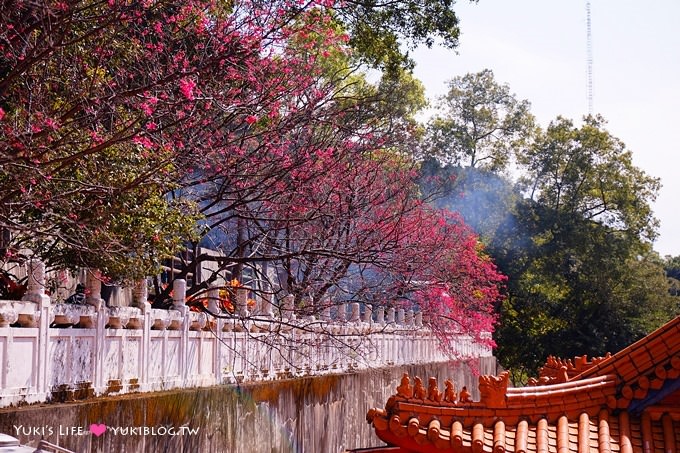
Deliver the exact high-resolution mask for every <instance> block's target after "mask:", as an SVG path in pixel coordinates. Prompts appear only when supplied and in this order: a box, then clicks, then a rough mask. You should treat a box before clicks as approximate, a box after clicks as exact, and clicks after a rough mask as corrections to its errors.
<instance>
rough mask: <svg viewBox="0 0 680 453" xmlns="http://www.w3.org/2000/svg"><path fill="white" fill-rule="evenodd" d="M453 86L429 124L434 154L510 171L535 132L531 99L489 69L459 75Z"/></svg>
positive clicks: (447, 160) (448, 160)
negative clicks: (515, 91)
mask: <svg viewBox="0 0 680 453" xmlns="http://www.w3.org/2000/svg"><path fill="white" fill-rule="evenodd" d="M448 86H449V91H448V93H447V94H445V95H444V96H442V97H440V99H439V104H438V107H439V110H440V112H441V113H440V114H439V115H437V116H435V117H434V118H433V119H432V120H431V121H430V123H429V125H428V132H429V137H428V142H429V144H430V152H429V153H430V154H431V155H432V156H434V157H436V158H438V159H439V160H441V161H442V162H445V163H453V164H455V165H461V166H468V167H473V168H483V169H487V170H492V171H502V170H504V169H505V168H506V167H507V165H508V164H509V162H510V161H511V158H512V155H513V152H514V151H515V150H517V149H519V148H520V147H522V146H524V145H525V144H526V143H527V142H529V141H530V139H531V137H532V133H533V129H534V118H533V116H532V115H531V113H530V112H529V102H528V101H523V100H518V99H517V98H516V97H515V96H514V95H513V94H512V93H511V92H510V88H509V87H508V86H507V85H501V84H499V83H497V82H496V81H495V79H494V76H493V72H492V71H491V70H489V69H485V70H483V71H481V72H479V73H476V74H466V75H464V76H462V77H455V78H453V79H452V80H451V81H449V85H448Z"/></svg>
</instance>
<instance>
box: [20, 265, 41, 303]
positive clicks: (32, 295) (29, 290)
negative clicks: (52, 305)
mask: <svg viewBox="0 0 680 453" xmlns="http://www.w3.org/2000/svg"><path fill="white" fill-rule="evenodd" d="M44 296H45V263H43V262H42V261H40V260H33V261H31V262H30V263H29V264H28V282H27V286H26V294H24V297H22V300H25V301H30V302H35V303H38V304H40V303H44V302H45V301H44V300H43V297H44Z"/></svg>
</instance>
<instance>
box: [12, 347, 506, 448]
mask: <svg viewBox="0 0 680 453" xmlns="http://www.w3.org/2000/svg"><path fill="white" fill-rule="evenodd" d="M472 368H476V369H477V370H476V371H478V372H479V373H481V374H496V371H497V370H496V361H495V358H494V357H484V358H481V359H477V360H476V361H475V363H473V366H472ZM403 372H408V373H409V374H410V375H411V376H414V375H418V376H421V377H423V378H425V377H429V376H436V377H437V378H438V380H439V382H440V386H442V385H443V381H444V380H445V379H447V378H451V379H452V380H453V381H454V382H455V383H456V386H457V388H461V387H462V386H463V385H466V386H467V387H468V389H471V390H472V392H473V397H474V399H478V398H479V395H478V394H477V377H476V376H475V373H473V370H472V369H471V367H470V366H469V365H468V364H465V363H433V364H426V365H413V366H406V367H393V368H382V369H375V370H370V371H361V372H356V373H348V374H330V375H324V376H316V377H308V378H299V379H290V380H276V381H270V382H260V383H251V384H245V385H241V386H236V385H223V386H215V387H207V388H194V389H182V390H176V391H165V392H153V393H137V394H131V395H122V396H116V397H100V398H93V399H90V400H87V401H81V402H75V403H66V404H52V405H43V406H27V407H22V408H17V409H10V408H6V409H0V432H3V433H6V434H10V435H13V436H14V437H17V438H19V439H20V440H21V441H22V442H24V443H27V444H32V445H36V444H37V442H38V440H40V439H41V438H45V439H47V440H48V441H50V442H53V443H57V444H59V445H61V446H63V447H66V448H69V449H71V450H74V451H76V452H78V453H81V452H82V453H88V452H103V453H108V452H116V453H141V452H154V453H157V452H172V453H177V452H187V453H188V452H192V453H196V452H210V453H220V452H224V453H227V452H228V453H258V452H263V453H264V452H266V453H289V452H295V453H297V452H309V453H326V452H343V451H345V450H346V449H349V448H361V447H369V446H376V445H381V441H380V440H379V439H378V438H377V437H376V436H375V434H374V433H373V431H372V430H371V428H370V426H369V425H368V424H367V423H366V421H365V415H366V411H367V410H368V409H369V408H370V407H374V406H379V407H382V406H383V405H384V404H385V402H386V401H387V398H388V397H389V396H390V395H392V394H394V393H395V389H396V386H397V385H398V382H399V379H400V378H401V375H402V373H403ZM97 434H98V435H97Z"/></svg>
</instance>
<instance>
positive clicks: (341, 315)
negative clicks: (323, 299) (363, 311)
mask: <svg viewBox="0 0 680 453" xmlns="http://www.w3.org/2000/svg"><path fill="white" fill-rule="evenodd" d="M335 320H336V321H337V322H339V323H344V322H346V321H347V304H346V303H340V304H338V312H337V314H336V316H335Z"/></svg>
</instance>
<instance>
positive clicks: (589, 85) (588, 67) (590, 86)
mask: <svg viewBox="0 0 680 453" xmlns="http://www.w3.org/2000/svg"><path fill="white" fill-rule="evenodd" d="M586 40H587V44H586V45H587V52H588V56H587V59H586V70H587V73H586V78H587V79H586V80H587V89H588V115H592V114H593V34H592V30H591V26H590V2H589V1H587V2H586Z"/></svg>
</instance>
